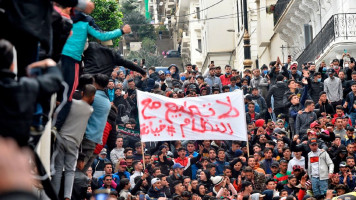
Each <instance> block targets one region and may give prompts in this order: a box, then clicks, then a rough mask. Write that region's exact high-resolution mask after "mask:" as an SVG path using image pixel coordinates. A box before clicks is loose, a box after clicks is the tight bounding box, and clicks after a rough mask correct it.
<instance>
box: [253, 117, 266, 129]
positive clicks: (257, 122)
mask: <svg viewBox="0 0 356 200" xmlns="http://www.w3.org/2000/svg"><path fill="white" fill-rule="evenodd" d="M263 124H265V120H264V119H258V120H256V122H255V125H256V127H262V126H263Z"/></svg>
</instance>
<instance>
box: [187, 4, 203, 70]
mask: <svg viewBox="0 0 356 200" xmlns="http://www.w3.org/2000/svg"><path fill="white" fill-rule="evenodd" d="M197 7H200V4H199V0H191V1H190V6H189V9H190V13H195V14H192V15H190V18H189V21H190V23H189V36H190V57H191V63H192V64H195V65H197V67H198V68H201V66H202V62H203V61H202V53H201V52H199V51H198V50H199V46H198V39H201V20H199V19H198V14H196V8H197ZM199 14H200V13H199ZM202 45H203V44H202Z"/></svg>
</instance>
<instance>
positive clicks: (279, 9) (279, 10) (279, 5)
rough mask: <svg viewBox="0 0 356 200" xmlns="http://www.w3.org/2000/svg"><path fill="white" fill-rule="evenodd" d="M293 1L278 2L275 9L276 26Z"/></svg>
mask: <svg viewBox="0 0 356 200" xmlns="http://www.w3.org/2000/svg"><path fill="white" fill-rule="evenodd" d="M290 1H291V0H278V1H277V3H276V6H275V8H274V13H273V14H274V25H276V24H277V22H278V20H279V19H280V18H281V16H282V15H283V13H284V11H285V10H286V8H287V5H288V4H289V2H290Z"/></svg>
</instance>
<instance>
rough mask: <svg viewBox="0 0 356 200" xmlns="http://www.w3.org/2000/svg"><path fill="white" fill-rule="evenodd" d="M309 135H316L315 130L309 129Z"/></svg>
mask: <svg viewBox="0 0 356 200" xmlns="http://www.w3.org/2000/svg"><path fill="white" fill-rule="evenodd" d="M307 135H316V133H315V132H314V131H309V132H308V134H307Z"/></svg>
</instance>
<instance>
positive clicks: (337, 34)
mask: <svg viewBox="0 0 356 200" xmlns="http://www.w3.org/2000/svg"><path fill="white" fill-rule="evenodd" d="M353 37H356V13H342V14H335V15H333V16H331V18H330V19H329V20H328V21H327V22H326V24H325V25H324V27H323V28H322V29H321V30H320V32H319V33H318V34H317V35H316V36H315V37H314V39H313V40H312V41H311V42H310V43H309V44H308V46H307V47H306V48H305V49H304V51H303V52H302V53H301V54H300V55H299V57H298V58H297V61H298V63H300V64H303V63H306V62H309V61H315V60H316V59H317V58H318V57H319V56H320V55H321V54H322V53H323V52H324V51H325V49H326V48H327V47H328V46H329V45H330V43H331V42H333V41H335V40H336V39H345V40H347V39H349V38H353Z"/></svg>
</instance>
